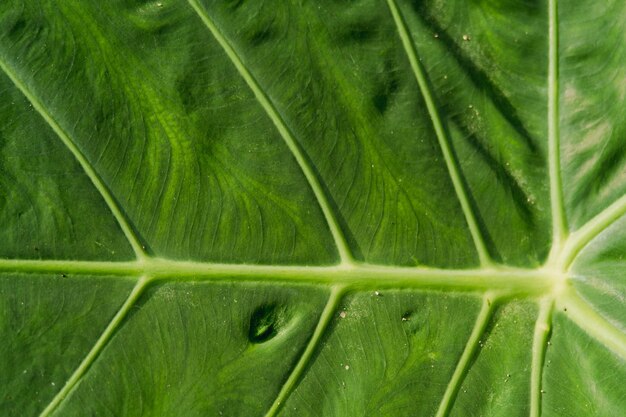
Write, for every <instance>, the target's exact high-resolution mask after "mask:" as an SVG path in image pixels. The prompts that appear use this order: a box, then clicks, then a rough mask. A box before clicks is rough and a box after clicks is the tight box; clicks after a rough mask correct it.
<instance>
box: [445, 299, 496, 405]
mask: <svg viewBox="0 0 626 417" xmlns="http://www.w3.org/2000/svg"><path fill="white" fill-rule="evenodd" d="M494 305H495V297H494V294H493V293H487V294H485V296H484V297H483V303H482V307H481V309H480V312H479V313H478V317H476V324H474V328H473V329H472V333H471V334H470V337H469V339H467V343H466V344H465V349H464V350H463V353H462V355H461V358H460V359H459V362H458V364H457V366H456V369H455V370H454V373H453V374H452V378H450V381H449V382H448V386H447V387H446V391H445V393H444V395H443V398H442V399H441V403H440V404H439V409H438V410H437V414H436V416H435V417H445V416H447V415H448V414H449V413H450V409H451V407H452V405H453V403H454V399H455V398H456V395H457V392H458V390H459V388H460V387H461V384H462V383H463V379H464V377H465V375H466V373H467V371H468V370H469V367H470V364H471V362H472V359H473V358H474V354H475V352H476V349H477V347H478V344H479V342H480V338H481V337H482V336H483V334H484V333H485V329H486V328H487V324H489V320H490V319H491V316H492V314H493V308H494Z"/></svg>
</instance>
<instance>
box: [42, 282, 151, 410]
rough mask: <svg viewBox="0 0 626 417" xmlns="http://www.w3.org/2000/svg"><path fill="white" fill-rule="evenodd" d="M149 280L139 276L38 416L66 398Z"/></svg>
mask: <svg viewBox="0 0 626 417" xmlns="http://www.w3.org/2000/svg"><path fill="white" fill-rule="evenodd" d="M149 282H150V280H149V279H148V278H147V277H141V278H140V279H139V281H138V282H137V284H136V285H135V287H134V288H133V290H132V291H131V293H130V294H129V295H128V297H127V298H126V300H125V301H124V303H123V304H122V306H121V307H120V309H119V310H118V311H117V313H116V314H115V316H114V317H113V319H112V320H111V321H110V322H109V324H108V325H107V327H106V328H105V329H104V331H103V332H102V333H101V334H100V336H99V337H98V340H97V341H96V343H95V344H94V345H93V346H92V348H91V349H90V350H89V353H87V356H85V358H84V359H83V360H82V361H81V363H80V365H79V366H78V368H76V370H75V371H74V372H73V373H72V375H71V376H70V377H69V379H68V380H67V382H66V383H65V385H63V388H61V390H60V391H59V392H57V394H56V395H55V396H54V398H52V401H50V403H48V405H47V406H46V408H44V410H43V411H42V412H41V414H40V415H39V417H47V416H49V415H50V413H52V412H53V411H54V410H55V409H56V408H57V407H58V406H59V404H61V402H62V401H63V400H64V399H65V398H67V395H68V394H69V393H70V391H71V390H72V388H74V386H75V385H76V384H77V383H78V381H80V379H81V378H82V377H83V375H85V373H86V372H87V370H88V369H89V367H90V366H91V364H92V363H93V361H94V360H95V359H96V358H97V357H98V355H99V354H100V352H101V351H102V349H103V348H104V346H105V345H106V344H107V342H108V341H109V339H110V338H111V337H112V336H113V333H115V331H116V330H117V328H118V327H119V325H120V323H121V322H122V321H123V320H124V318H125V317H126V315H127V314H128V312H129V311H130V309H131V308H132V307H133V305H134V304H135V302H136V301H137V299H139V297H140V296H141V294H142V293H143V290H144V289H145V288H146V286H147V285H148V283H149Z"/></svg>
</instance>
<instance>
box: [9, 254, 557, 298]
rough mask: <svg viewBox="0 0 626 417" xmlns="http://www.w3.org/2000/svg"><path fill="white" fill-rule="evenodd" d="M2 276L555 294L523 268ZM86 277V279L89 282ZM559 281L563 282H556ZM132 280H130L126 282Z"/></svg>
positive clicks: (68, 264)
mask: <svg viewBox="0 0 626 417" xmlns="http://www.w3.org/2000/svg"><path fill="white" fill-rule="evenodd" d="M0 272H9V273H11V272H13V273H41V274H68V273H69V274H73V275H79V276H83V277H84V278H83V279H89V278H88V276H91V275H98V276H120V277H129V276H136V277H139V276H142V275H148V276H150V277H153V279H155V280H156V279H158V280H160V281H181V280H190V281H229V282H233V281H234V282H237V281H267V282H289V283H294V284H295V283H307V284H311V283H313V284H319V285H330V286H333V285H346V286H350V288H351V289H355V290H360V289H373V288H432V289H438V290H442V291H451V290H452V291H481V292H482V291H489V290H498V291H504V292H508V293H511V294H515V295H518V296H533V295H534V296H536V295H538V294H547V293H549V292H551V291H552V288H553V286H554V283H555V282H557V280H556V279H555V276H554V273H553V272H546V271H543V270H528V269H520V268H504V267H501V268H498V269H489V270H483V269H436V268H415V267H393V266H384V265H363V264H357V265H355V266H353V267H344V266H341V265H339V266H296V265H283V266H280V265H249V264H217V263H202V262H191V261H176V260H171V259H163V258H148V259H146V260H142V261H137V262H119V263H118V262H90V261H51V260H17V259H16V260H13V259H0ZM85 275H86V276H87V277H85ZM557 278H558V277H557ZM126 279H127V278H126Z"/></svg>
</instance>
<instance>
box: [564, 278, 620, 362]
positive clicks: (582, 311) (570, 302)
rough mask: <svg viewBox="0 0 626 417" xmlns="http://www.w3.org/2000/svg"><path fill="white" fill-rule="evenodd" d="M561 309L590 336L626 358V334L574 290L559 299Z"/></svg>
mask: <svg viewBox="0 0 626 417" xmlns="http://www.w3.org/2000/svg"><path fill="white" fill-rule="evenodd" d="M557 305H558V308H559V310H561V311H563V312H564V314H565V315H566V316H567V318H569V319H570V320H571V321H572V322H574V323H575V324H576V325H577V326H578V327H580V328H581V329H582V330H583V331H584V332H585V333H587V334H588V335H589V336H591V337H593V338H594V339H596V340H597V341H598V342H600V343H601V344H602V345H604V346H605V347H606V348H607V349H609V350H610V351H612V352H614V353H615V354H617V355H619V356H620V357H621V358H622V359H623V360H626V334H625V333H624V332H623V331H622V330H620V329H618V328H617V327H615V325H613V324H611V323H610V322H609V321H608V320H607V319H605V318H604V317H602V316H601V315H600V314H598V312H597V311H595V310H594V309H593V308H592V307H591V306H590V305H589V304H588V303H587V302H585V301H584V300H582V299H581V298H580V296H578V295H576V294H575V293H574V292H573V291H571V290H570V291H568V292H566V293H565V294H564V295H563V296H562V297H560V298H559V299H558V301H557Z"/></svg>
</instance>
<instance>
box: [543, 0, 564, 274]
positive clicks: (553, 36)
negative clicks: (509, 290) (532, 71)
mask: <svg viewBox="0 0 626 417" xmlns="http://www.w3.org/2000/svg"><path fill="white" fill-rule="evenodd" d="M548 14H549V23H548V26H549V27H548V31H549V40H548V42H549V45H548V158H549V166H548V172H549V175H550V207H551V213H552V251H551V253H550V256H549V257H550V259H554V258H555V257H558V255H559V253H560V252H561V249H562V245H563V241H564V240H565V239H566V238H567V234H568V227H567V216H566V213H565V208H564V204H563V182H562V179H561V150H560V141H561V137H560V130H559V51H558V48H559V30H558V7H557V0H549V13H548ZM548 262H551V261H548Z"/></svg>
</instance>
